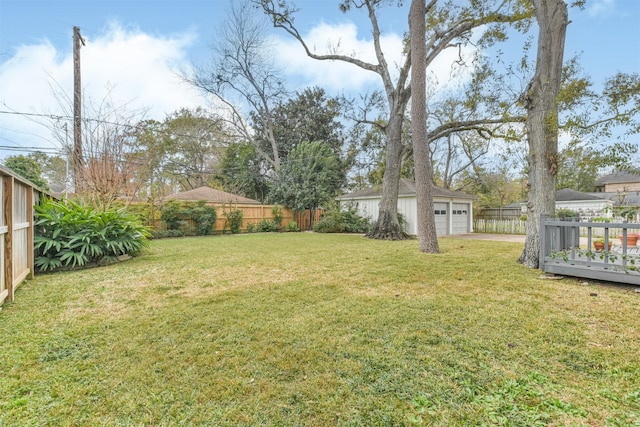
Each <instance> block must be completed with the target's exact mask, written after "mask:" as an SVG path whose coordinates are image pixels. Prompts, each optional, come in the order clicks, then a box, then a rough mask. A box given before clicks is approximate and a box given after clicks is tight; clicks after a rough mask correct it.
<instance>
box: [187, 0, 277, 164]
mask: <svg viewBox="0 0 640 427" xmlns="http://www.w3.org/2000/svg"><path fill="white" fill-rule="evenodd" d="M266 24H267V23H265V21H264V16H262V15H259V14H257V13H256V8H255V7H253V6H252V4H251V2H249V1H244V0H243V1H234V2H233V3H232V6H231V9H230V11H229V16H228V19H227V20H226V21H225V23H224V25H223V27H222V28H221V29H220V33H219V36H218V37H217V38H216V41H217V44H216V45H215V46H214V53H215V55H216V60H215V62H214V64H213V65H212V66H211V67H209V68H205V69H200V70H198V71H196V73H195V74H194V75H192V76H185V79H186V80H187V81H188V82H189V83H191V84H192V85H194V86H195V87H197V88H199V89H201V90H203V91H205V92H207V93H209V94H211V95H213V96H214V97H215V99H216V100H217V101H219V102H220V103H221V104H222V105H223V107H224V110H225V112H223V113H221V117H223V118H224V119H225V120H226V121H227V123H228V125H230V127H231V128H233V129H234V130H235V131H236V132H237V134H238V135H239V139H240V140H242V141H248V142H250V143H251V144H252V145H253V146H254V147H255V149H256V151H257V152H258V154H259V155H260V156H261V157H262V158H263V159H264V160H266V161H267V162H268V163H269V164H270V165H271V167H272V168H273V169H274V170H276V171H278V170H279V169H280V164H281V160H282V159H281V158H280V155H279V150H278V142H277V141H276V139H275V136H274V133H273V127H274V119H273V115H272V109H273V108H274V106H275V105H277V104H278V102H279V101H281V100H282V99H283V98H284V97H285V96H286V95H287V91H286V89H285V87H284V84H283V81H284V79H283V78H282V76H281V75H280V73H279V70H278V68H277V67H276V64H275V62H274V60H273V55H271V52H272V51H273V47H272V46H271V45H270V44H269V42H268V40H267V38H266V36H265V28H266ZM249 116H251V117H252V119H253V120H255V121H257V122H259V123H258V124H259V126H257V127H259V128H260V129H262V131H263V132H262V134H261V135H255V134H254V129H255V128H256V126H251V124H250V123H249V122H248V120H247V119H248V117H249ZM260 141H268V145H269V148H270V150H265V149H264V145H263V144H261V143H260Z"/></svg>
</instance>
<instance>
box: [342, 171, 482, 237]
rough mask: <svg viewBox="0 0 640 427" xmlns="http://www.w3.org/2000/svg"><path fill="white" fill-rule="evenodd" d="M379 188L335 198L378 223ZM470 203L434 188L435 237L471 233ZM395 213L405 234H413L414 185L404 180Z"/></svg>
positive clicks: (464, 196) (461, 195)
mask: <svg viewBox="0 0 640 427" xmlns="http://www.w3.org/2000/svg"><path fill="white" fill-rule="evenodd" d="M381 193H382V188H381V187H371V188H367V189H365V190H360V191H356V192H354V193H349V194H345V195H343V196H340V197H338V198H337V200H338V201H339V202H340V203H341V204H343V205H344V204H348V203H350V204H354V205H355V206H356V208H357V210H358V213H359V214H360V215H362V216H364V217H369V218H371V220H372V221H376V220H377V219H378V212H379V211H378V204H379V203H380V198H381ZM473 199H474V196H471V195H469V194H465V193H462V192H460V191H452V190H447V189H445V188H441V187H435V188H434V191H433V213H434V216H435V220H436V231H437V233H438V236H445V235H448V234H466V233H472V232H473ZM398 212H399V213H401V214H402V215H403V216H404V218H405V220H406V221H407V224H406V227H405V231H406V232H407V233H409V234H417V233H418V228H417V216H418V207H417V203H416V185H415V183H414V182H413V181H410V180H408V179H401V180H400V189H399V191H398Z"/></svg>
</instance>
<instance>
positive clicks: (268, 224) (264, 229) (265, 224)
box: [256, 219, 279, 233]
mask: <svg viewBox="0 0 640 427" xmlns="http://www.w3.org/2000/svg"><path fill="white" fill-rule="evenodd" d="M278 230H279V227H278V224H277V223H276V222H275V221H271V220H268V219H263V220H262V221H260V222H259V223H258V227H257V228H256V231H257V232H258V233H273V232H274V231H278Z"/></svg>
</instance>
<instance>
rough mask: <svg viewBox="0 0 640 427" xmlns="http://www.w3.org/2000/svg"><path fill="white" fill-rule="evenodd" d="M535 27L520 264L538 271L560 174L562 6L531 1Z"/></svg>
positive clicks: (557, 1) (559, 1) (526, 99)
mask: <svg viewBox="0 0 640 427" xmlns="http://www.w3.org/2000/svg"><path fill="white" fill-rule="evenodd" d="M532 1H533V5H534V7H535V14H536V19H537V21H538V27H539V31H538V55H537V58H536V71H535V74H534V76H533V78H532V79H531V82H530V83H529V86H528V87H527V90H526V92H525V93H524V94H523V96H522V101H523V103H524V106H525V108H526V109H527V122H526V128H527V139H528V144H529V199H528V202H527V211H528V214H527V237H526V240H525V245H524V250H523V252H522V255H521V256H520V260H519V261H520V262H521V263H522V264H524V265H525V266H527V267H529V268H538V266H539V261H540V215H542V214H547V215H552V214H554V212H555V184H556V173H557V171H558V106H557V102H558V101H557V98H558V91H559V89H560V82H561V78H562V58H563V56H564V41H565V36H566V30H567V24H568V12H567V5H566V4H565V2H564V1H563V0H532Z"/></svg>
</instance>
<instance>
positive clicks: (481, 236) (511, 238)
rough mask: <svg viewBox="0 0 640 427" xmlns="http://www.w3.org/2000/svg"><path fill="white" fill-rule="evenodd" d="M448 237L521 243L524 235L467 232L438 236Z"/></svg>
mask: <svg viewBox="0 0 640 427" xmlns="http://www.w3.org/2000/svg"><path fill="white" fill-rule="evenodd" d="M442 237H445V238H446V237H449V238H452V239H467V240H492V241H495V242H513V243H523V244H524V240H525V236H524V235H523V234H485V233H468V234H451V235H448V236H440V237H439V238H442Z"/></svg>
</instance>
